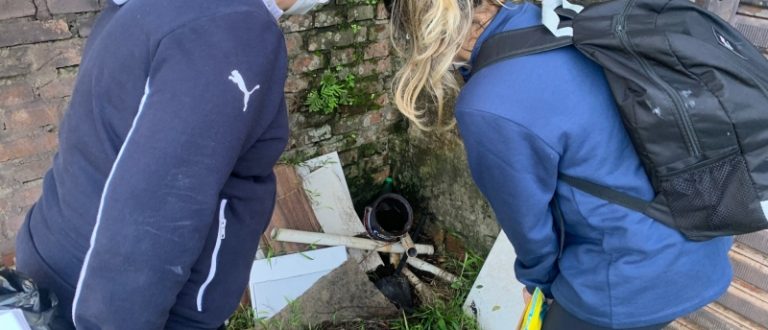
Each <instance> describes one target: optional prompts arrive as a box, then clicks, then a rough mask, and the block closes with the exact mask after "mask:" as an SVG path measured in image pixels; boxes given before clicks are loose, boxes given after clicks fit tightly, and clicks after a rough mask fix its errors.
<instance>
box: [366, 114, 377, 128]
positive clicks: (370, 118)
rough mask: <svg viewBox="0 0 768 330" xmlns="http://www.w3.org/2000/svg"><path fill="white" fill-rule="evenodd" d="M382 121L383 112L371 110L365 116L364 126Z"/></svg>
mask: <svg viewBox="0 0 768 330" xmlns="http://www.w3.org/2000/svg"><path fill="white" fill-rule="evenodd" d="M380 122H381V112H371V113H368V114H367V115H366V116H365V117H364V118H363V127H370V126H372V125H378V124H379V123H380Z"/></svg>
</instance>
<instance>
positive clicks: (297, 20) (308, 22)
mask: <svg viewBox="0 0 768 330" xmlns="http://www.w3.org/2000/svg"><path fill="white" fill-rule="evenodd" d="M283 17H285V18H284V19H282V20H281V22H280V26H282V28H283V31H285V32H286V33H288V32H296V31H305V30H309V29H311V28H312V15H291V16H283Z"/></svg>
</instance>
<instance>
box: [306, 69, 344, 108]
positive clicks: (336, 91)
mask: <svg viewBox="0 0 768 330" xmlns="http://www.w3.org/2000/svg"><path fill="white" fill-rule="evenodd" d="M335 71H336V72H334V70H326V71H325V72H324V73H323V76H322V78H321V79H320V85H319V86H318V88H317V89H315V90H313V91H311V92H309V95H308V96H307V101H306V102H305V105H307V106H309V111H310V112H319V113H322V114H326V115H327V114H331V113H333V112H334V111H336V110H337V109H338V108H339V106H341V105H353V103H354V98H353V97H352V91H353V90H354V88H355V76H354V75H352V74H351V73H350V74H347V75H346V76H345V77H343V78H340V77H339V76H338V75H339V73H338V69H337V70H335Z"/></svg>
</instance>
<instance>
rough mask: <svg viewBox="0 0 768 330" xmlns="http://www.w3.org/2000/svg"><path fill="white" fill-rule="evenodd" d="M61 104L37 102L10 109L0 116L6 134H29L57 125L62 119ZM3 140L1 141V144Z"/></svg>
mask: <svg viewBox="0 0 768 330" xmlns="http://www.w3.org/2000/svg"><path fill="white" fill-rule="evenodd" d="M60 107H61V102H56V101H35V102H31V103H26V104H22V105H18V106H16V107H12V108H9V109H7V110H5V111H4V112H2V114H0V123H2V124H1V125H0V126H2V127H3V128H4V130H5V134H9V135H12V134H14V133H24V134H28V133H30V131H31V130H33V129H39V128H41V127H45V126H49V125H55V124H57V123H58V122H59V120H60V119H61V111H60ZM1 142H2V139H0V143H1Z"/></svg>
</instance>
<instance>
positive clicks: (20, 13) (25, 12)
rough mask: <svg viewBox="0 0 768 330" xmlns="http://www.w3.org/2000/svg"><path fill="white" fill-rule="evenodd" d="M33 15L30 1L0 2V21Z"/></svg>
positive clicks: (9, 0) (12, 0)
mask: <svg viewBox="0 0 768 330" xmlns="http://www.w3.org/2000/svg"><path fill="white" fill-rule="evenodd" d="M34 14H35V5H34V4H33V3H32V1H31V0H0V20H3V19H8V18H16V17H24V16H32V15H34Z"/></svg>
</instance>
